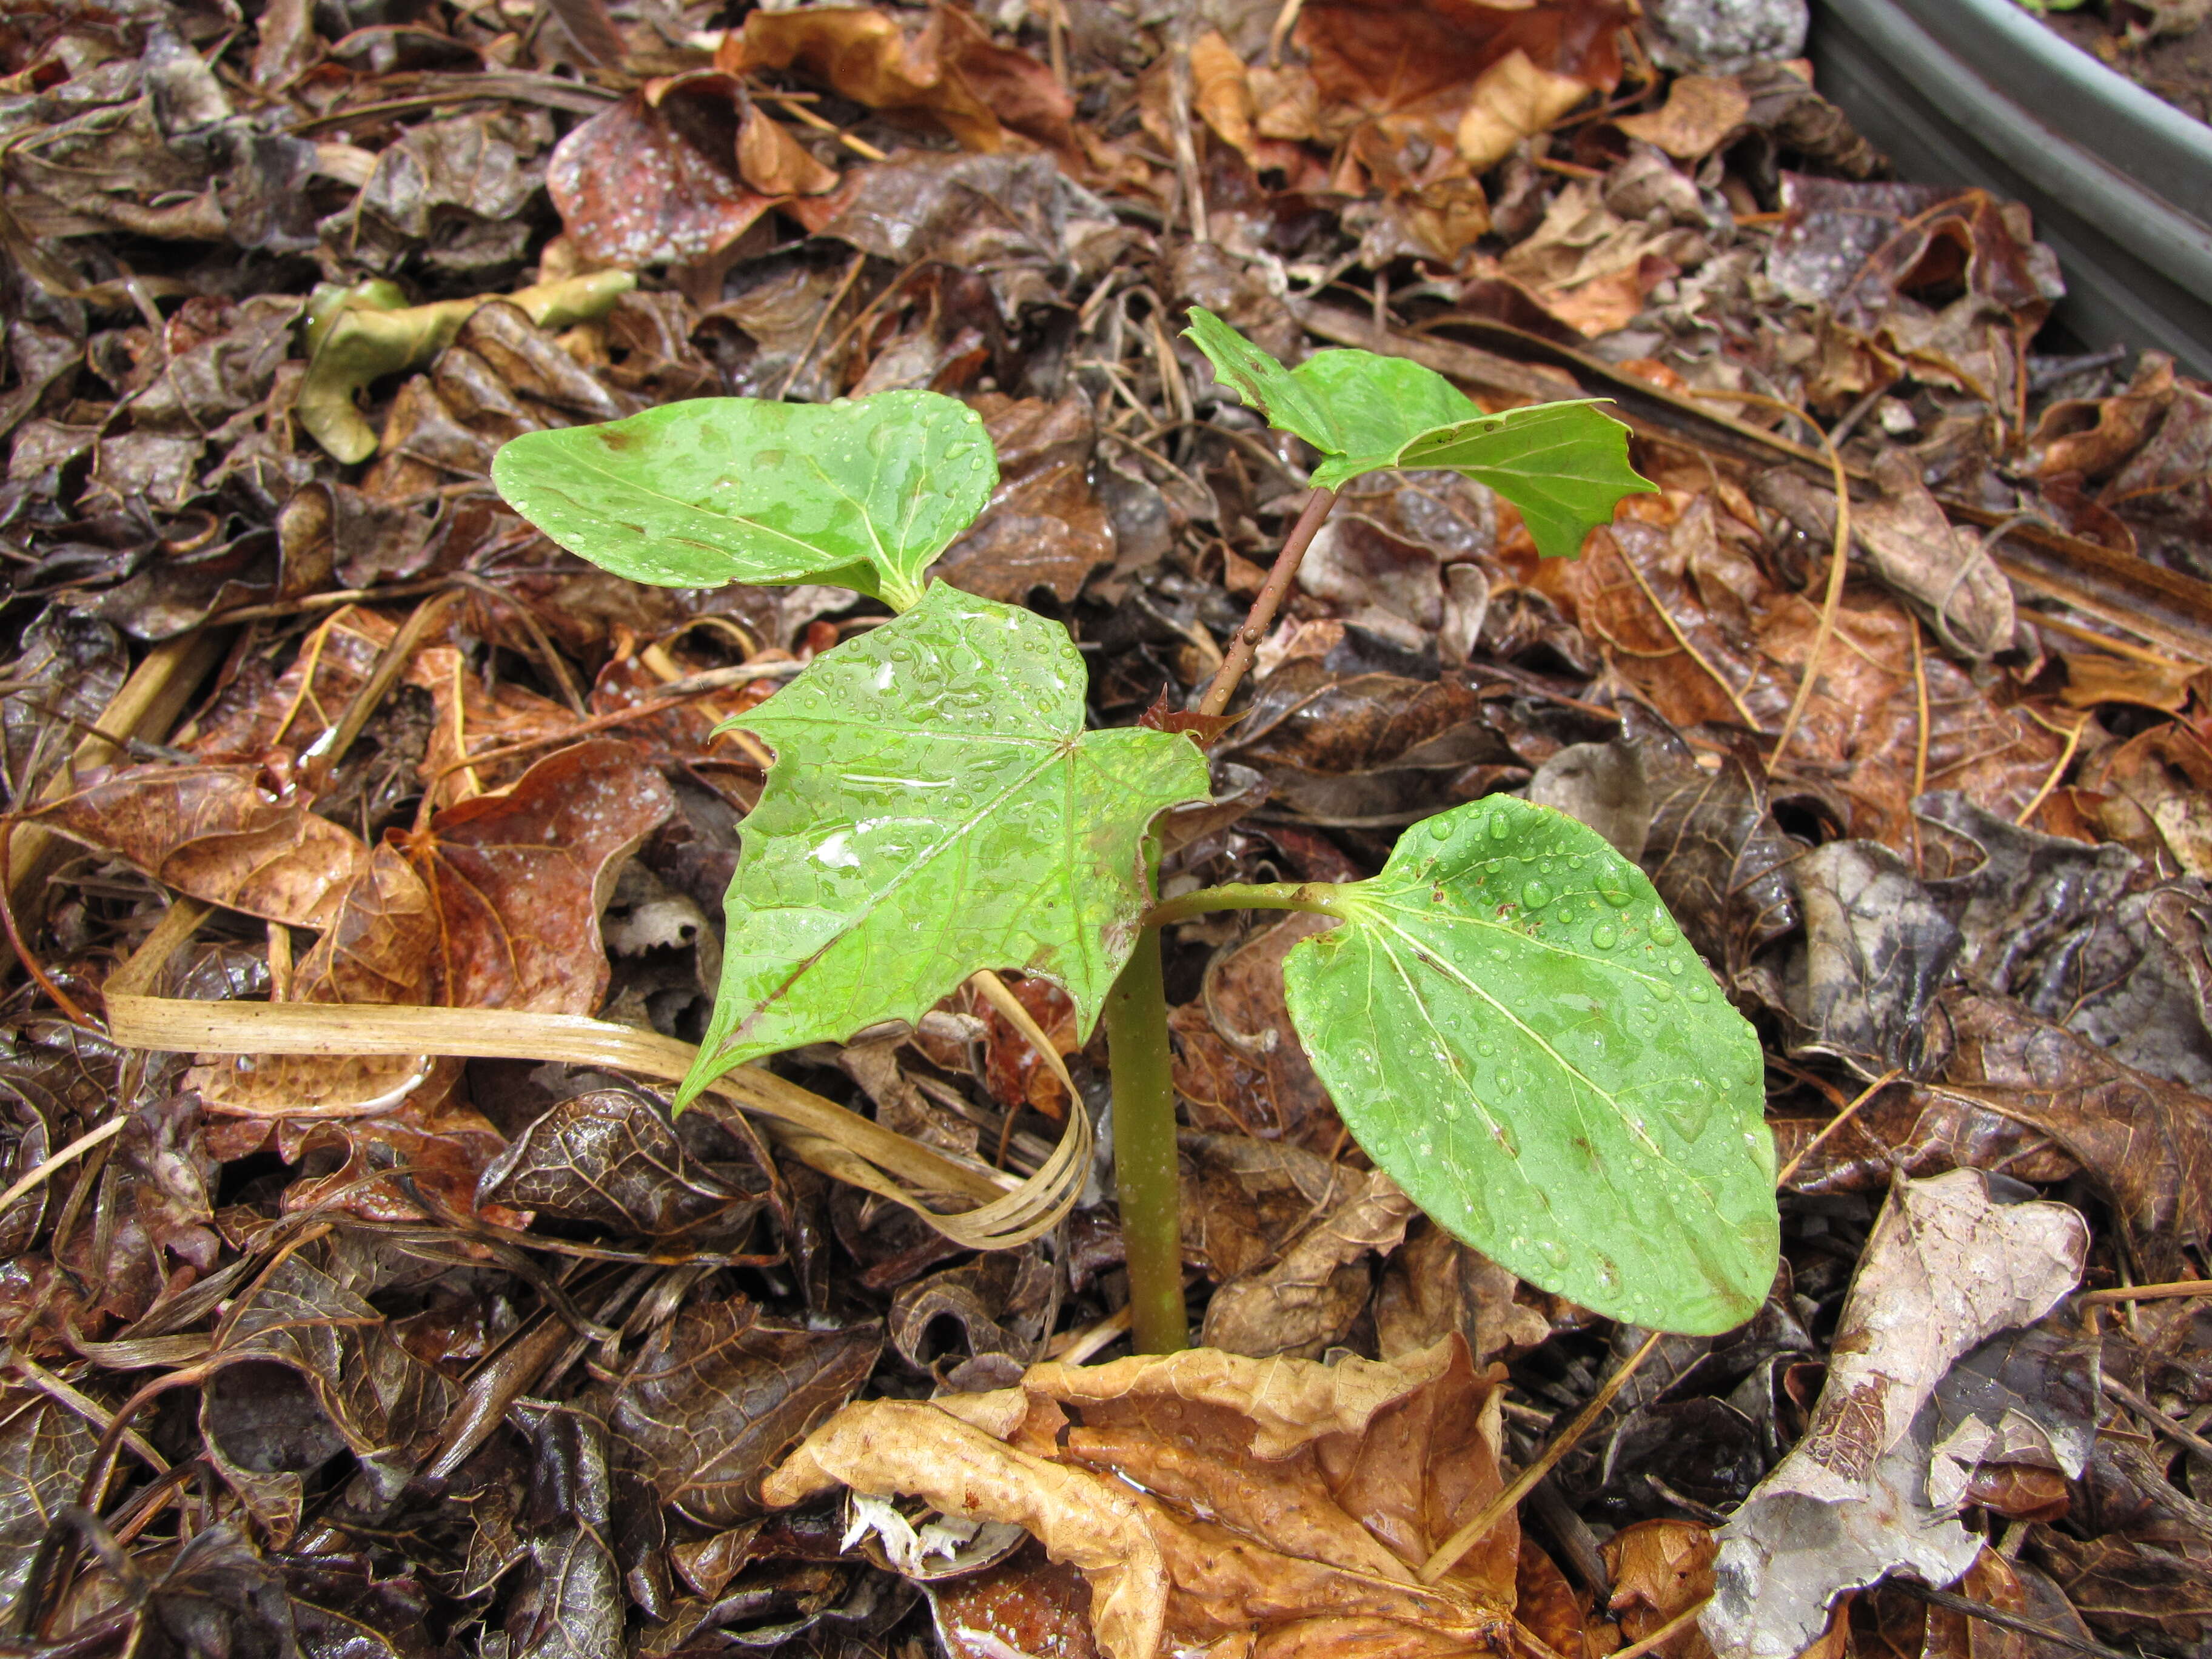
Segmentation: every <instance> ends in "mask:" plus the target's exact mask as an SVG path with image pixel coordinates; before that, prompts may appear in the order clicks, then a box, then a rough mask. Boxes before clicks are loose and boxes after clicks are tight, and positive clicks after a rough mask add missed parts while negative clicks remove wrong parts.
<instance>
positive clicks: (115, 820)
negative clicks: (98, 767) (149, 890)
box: [31, 764, 369, 928]
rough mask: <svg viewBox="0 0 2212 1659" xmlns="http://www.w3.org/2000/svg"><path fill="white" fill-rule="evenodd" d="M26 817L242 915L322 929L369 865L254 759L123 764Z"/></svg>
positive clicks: (362, 851) (357, 844)
mask: <svg viewBox="0 0 2212 1659" xmlns="http://www.w3.org/2000/svg"><path fill="white" fill-rule="evenodd" d="M31 822H33V823H42V824H44V825H46V827H47V828H48V829H53V830H56V831H58V833H59V834H62V835H64V836H68V837H69V838H70V840H72V841H76V842H82V843H83V844H84V845H86V846H88V847H90V848H94V849H95V850H97V851H99V852H102V853H105V854H108V855H109V856H111V857H114V858H119V859H122V860H125V861H126V862H127V863H130V864H133V865H136V866H137V867H138V868H139V869H141V870H143V871H144V872H146V873H147V874H148V875H149V876H152V877H153V878H155V880H156V881H159V882H161V883H163V884H166V885H167V886H170V887H173V888H175V889H176V890H178V891H179V892H182V893H186V894H189V895H190V896H192V897H193V898H197V899H204V900H206V901H207V902H209V903H210V904H221V905H225V906H228V908H231V909H234V910H243V911H245V912H246V914H247V915H253V916H261V917H264V918H265V919H266V920H268V921H281V922H287V923H289V924H290V925H291V926H293V927H315V928H322V927H329V926H330V925H331V921H332V920H333V919H334V918H335V917H336V915H337V911H338V908H339V907H340V905H341V904H343V902H344V896H345V892H346V890H347V888H348V887H349V885H350V884H352V883H354V882H356V881H357V880H359V879H360V878H362V877H363V876H364V875H366V874H367V873H368V863H369V855H368V848H366V847H364V846H362V843H361V841H360V839H359V837H357V836H354V835H353V834H351V833H350V832H349V831H348V830H345V829H340V828H339V827H338V826H337V824H335V823H331V822H330V821H329V820H328V819H327V818H320V817H316V816H315V814H314V813H313V811H310V810H309V806H308V803H307V801H305V800H303V799H301V798H300V797H299V796H297V795H296V794H295V795H291V796H283V795H279V794H277V793H276V792H275V791H273V790H272V789H270V788H269V787H267V785H266V782H265V781H264V777H263V775H262V774H261V770H260V769H259V768H258V767H255V766H179V765H173V764H161V765H153V766H140V767H129V768H125V769H122V770H120V771H118V772H116V773H114V774H112V775H110V776H109V777H107V778H106V780H104V781H100V782H98V783H94V784H92V785H91V786H89V787H86V788H83V789H80V790H78V791H76V793H73V794H70V795H65V796H64V797H63V798H62V799H59V800H58V801H56V802H54V803H53V804H52V805H49V806H46V807H42V808H40V810H39V811H37V813H36V814H34V815H33V817H32V818H31Z"/></svg>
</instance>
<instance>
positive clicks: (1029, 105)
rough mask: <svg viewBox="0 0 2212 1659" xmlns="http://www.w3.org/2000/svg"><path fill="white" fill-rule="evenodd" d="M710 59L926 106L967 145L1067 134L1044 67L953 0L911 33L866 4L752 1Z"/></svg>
mask: <svg viewBox="0 0 2212 1659" xmlns="http://www.w3.org/2000/svg"><path fill="white" fill-rule="evenodd" d="M716 63H717V64H718V66H719V67H720V68H722V69H725V70H730V71H732V73H734V74H738V75H744V74H747V73H749V72H750V71H752V70H762V69H797V70H799V71H800V72H801V73H803V74H805V75H807V76H811V77H812V78H813V79H815V80H817V81H820V82H823V83H824V84H826V85H827V86H829V88H831V89H832V90H834V91H836V93H837V94H839V95H841V96H842V97H846V98H849V99H851V100H853V101H854V103H856V104H864V105H866V106H867V107H868V108H870V109H876V110H896V111H910V112H915V113H917V114H925V115H929V116H933V117H934V118H936V120H937V121H938V122H939V124H940V125H942V126H943V127H944V128H945V131H947V132H949V133H951V135H952V136H953V137H955V138H957V139H958V140H959V141H960V143H961V144H962V146H963V148H965V149H972V150H996V149H1000V148H1001V147H1003V145H1004V144H1005V143H1006V136H1005V133H1006V129H1007V128H1012V130H1013V131H1017V132H1020V133H1023V134H1025V135H1026V136H1028V137H1032V138H1035V139H1036V140H1038V141H1039V142H1040V143H1047V144H1052V145H1054V146H1055V147H1061V146H1065V145H1066V144H1068V143H1070V142H1071V138H1070V135H1069V131H1068V122H1069V121H1070V119H1071V118H1073V115H1074V113H1075V106H1074V103H1073V100H1071V99H1070V98H1069V96H1068V94H1067V92H1066V88H1063V87H1061V86H1060V83H1059V82H1056V81H1054V79H1053V77H1052V71H1051V70H1048V69H1047V68H1046V67H1045V66H1044V65H1043V64H1040V63H1038V62H1037V61H1036V59H1035V58H1031V57H1030V56H1029V54H1028V53H1026V52H1014V51H1012V50H1009V49H1008V48H1006V47H1005V46H997V45H994V43H993V41H992V40H991V37H990V35H989V33H988V32H987V30H986V29H985V28H984V27H983V26H982V25H981V23H979V22H977V21H975V18H974V17H973V16H972V15H969V13H967V12H964V11H962V10H959V9H957V8H952V7H944V8H940V9H938V10H936V11H933V12H932V13H931V14H930V19H929V21H928V22H927V24H925V25H924V26H923V27H922V28H921V30H920V31H919V32H918V33H915V34H913V35H908V34H906V33H903V32H902V30H901V29H900V27H899V25H898V22H897V21H896V19H895V18H893V17H892V16H891V15H890V14H889V13H888V12H882V11H878V10H877V9H874V8H873V7H862V6H851V7H846V6H817V7H812V8H809V9H801V10H795V11H756V12H753V13H752V14H750V15H748V16H747V17H746V19H745V21H744V27H743V28H742V29H739V30H732V32H731V33H730V35H729V37H728V39H727V40H726V41H725V42H724V43H723V46H722V48H721V50H720V52H719V53H718V54H717V55H716Z"/></svg>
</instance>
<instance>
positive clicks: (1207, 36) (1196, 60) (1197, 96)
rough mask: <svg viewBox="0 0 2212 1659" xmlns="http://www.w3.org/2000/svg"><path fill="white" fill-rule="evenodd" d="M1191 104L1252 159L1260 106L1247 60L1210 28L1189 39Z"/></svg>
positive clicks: (1222, 137)
mask: <svg viewBox="0 0 2212 1659" xmlns="http://www.w3.org/2000/svg"><path fill="white" fill-rule="evenodd" d="M1190 85H1191V105H1192V107H1194V109H1196V110H1197V112H1198V113H1199V116H1200V118H1201V119H1203V120H1204V121H1205V123H1206V125H1208V126H1209V127H1212V129H1213V131H1214V133H1215V135H1216V136H1217V137H1219V138H1220V140H1221V142H1222V143H1225V144H1226V145H1228V146H1229V147H1230V149H1233V150H1235V151H1236V152H1237V154H1238V155H1242V156H1243V158H1244V159H1245V160H1246V161H1251V160H1252V159H1253V151H1252V137H1253V132H1252V129H1253V123H1254V122H1255V119H1256V118H1258V115H1259V109H1258V106H1256V104H1255V101H1254V100H1253V97H1252V87H1251V83H1250V82H1249V81H1248V80H1247V79H1246V78H1245V72H1244V60H1243V58H1239V57H1238V56H1237V49H1236V48H1235V47H1234V46H1231V45H1230V44H1229V42H1228V41H1226V40H1223V39H1222V37H1221V31H1220V30H1218V29H1208V30H1206V33H1203V34H1201V35H1200V36H1199V37H1198V39H1196V40H1194V41H1192V42H1191V43H1190Z"/></svg>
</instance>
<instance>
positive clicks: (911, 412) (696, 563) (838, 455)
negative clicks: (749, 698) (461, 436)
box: [491, 392, 999, 610]
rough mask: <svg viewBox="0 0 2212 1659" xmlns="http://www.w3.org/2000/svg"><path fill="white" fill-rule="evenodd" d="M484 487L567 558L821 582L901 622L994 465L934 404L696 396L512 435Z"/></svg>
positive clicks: (649, 571) (967, 416)
mask: <svg viewBox="0 0 2212 1659" xmlns="http://www.w3.org/2000/svg"><path fill="white" fill-rule="evenodd" d="M491 476H492V482H493V483H495V484H497V485H498V486H499V491H500V494H501V495H504V496H506V497H507V500H508V501H510V502H512V503H513V505H514V506H515V507H516V508H518V509H519V510H520V512H521V513H522V514H523V515H524V516H525V517H526V518H527V519H528V520H530V521H531V523H532V524H534V525H536V526H538V528H539V529H540V530H542V531H544V532H545V533H546V534H547V535H549V536H550V537H551V538H553V539H554V540H555V541H556V542H558V543H560V544H561V545H562V546H563V547H565V548H567V549H568V550H569V551H571V552H573V553H579V554H581V555H582V556H584V557H585V558H587V559H589V560H590V561H591V562H592V563H594V564H597V565H600V566H603V567H604V568H606V569H609V570H611V571H613V572H614V573H615V574H617V575H619V576H627V577H629V579H630V580H633V581H641V582H652V583H655V584H657V585H659V586H663V587H714V586H720V585H721V584H722V583H724V582H761V583H777V582H786V583H788V582H833V583H836V585H838V586H842V587H851V588H856V589H858V590H859V591H860V592H863V593H866V594H870V595H872V597H874V598H876V599H882V600H883V601H884V602H885V603H886V604H888V605H891V606H892V607H893V608H894V609H896V610H904V609H906V608H907V607H908V605H912V604H914V603H915V600H917V599H920V598H921V574H922V572H923V570H924V569H926V568H927V567H928V565H929V562H930V561H931V560H933V559H934V558H935V557H936V556H938V555H939V553H941V552H943V551H944V550H945V546H946V545H947V544H949V543H950V542H951V540H952V538H954V537H955V536H957V535H958V534H959V533H960V532H962V531H963V530H965V529H966V528H967V527H968V526H969V524H970V523H972V522H973V521H974V520H975V515H976V514H977V513H981V511H982V510H983V507H984V504H985V503H986V502H987V501H989V500H990V498H991V491H992V490H993V489H995V488H997V486H998V482H999V465H998V461H997V459H996V458H995V457H994V454H993V453H992V449H991V441H990V437H989V435H987V433H986V432H985V431H984V429H983V422H982V420H981V417H979V416H977V415H976V413H975V410H971V409H969V407H968V406H967V405H966V404H963V403H961V402H959V401H958V400H957V398H945V397H940V396H939V395H938V394H937V393H936V392H878V394H876V395H875V396H874V397H872V398H840V399H839V400H838V401H836V403H829V404H779V403H769V402H767V401H765V400H764V399H762V398H694V399H693V400H691V401H690V402H689V403H681V404H663V405H662V406H661V407H660V408H659V409H649V410H646V412H645V413H644V414H642V415H633V416H630V417H629V419H628V420H623V421H611V422H607V423H606V424H605V425H603V426H572V427H564V428H560V429H559V430H556V431H551V432H531V433H526V434H524V435H522V436H521V437H520V438H517V439H514V440H513V441H512V442H510V443H508V444H507V446H506V447H504V448H502V449H501V451H500V452H499V455H498V457H497V459H495V460H494V461H493V462H492V469H491Z"/></svg>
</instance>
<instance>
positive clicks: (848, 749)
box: [678, 582, 1208, 1105]
mask: <svg viewBox="0 0 2212 1659" xmlns="http://www.w3.org/2000/svg"><path fill="white" fill-rule="evenodd" d="M1085 678H1086V676H1085V669H1084V665H1083V661H1082V659H1081V657H1080V656H1079V653H1077V651H1076V649H1075V646H1074V643H1073V641H1071V640H1070V639H1069V638H1068V637H1067V634H1066V630H1065V629H1062V628H1060V627H1059V626H1058V625H1057V624H1055V623H1049V622H1047V621H1046V620H1044V619H1043V618H1042V617H1037V616H1036V615H1033V614H1032V613H1030V611H1023V610H1020V609H1018V608H1016V607H1014V606H1012V605H1000V604H997V603H994V601H992V600H989V599H977V598H975V597H974V596H972V595H970V594H967V593H963V592H960V591H959V590H957V589H956V588H953V587H951V586H947V585H946V584H945V583H943V582H939V583H937V584H935V585H933V586H932V587H931V588H930V589H929V591H928V592H927V593H926V594H925V595H924V596H923V597H922V599H921V602H920V603H919V604H918V605H915V607H914V608H913V609H912V610H910V611H908V612H907V613H906V614H905V615H904V616H902V617H896V618H894V619H893V620H892V621H890V622H888V623H884V624H883V625H882V626H881V627H879V628H875V629H871V630H869V631H868V632H867V633H866V634H862V635H860V636H858V637H857V638H855V639H852V640H848V641H846V642H845V643H844V644H842V645H841V646H839V647H836V649H835V650H833V651H830V652H828V653H824V654H823V656H821V657H820V658H817V659H816V660H815V661H814V662H813V663H812V664H811V665H809V666H808V668H807V670H806V671H805V673H803V674H801V675H799V677H798V678H796V679H795V680H793V682H792V683H791V684H790V685H788V686H787V687H786V688H785V689H784V690H781V691H779V692H777V693H776V694H775V696H773V697H770V698H769V700H768V701H767V702H764V703H763V704H761V706H760V707H759V708H756V709H753V710H752V711H751V712H750V713H749V714H745V715H744V716H742V717H741V718H740V719H739V720H735V721H732V725H739V726H744V728H745V729H747V730H748V731H750V732H755V733H757V735H758V736H759V737H761V738H763V740H765V741H766V742H767V743H769V744H771V745H773V746H774V748H775V751H776V760H775V765H774V766H772V767H771V768H770V769H769V775H768V783H767V786H766V787H765V788H763V791H762V792H761V798H760V804H759V805H757V806H756V807H755V808H754V809H753V811H752V812H751V814H750V816H749V817H746V819H745V821H744V825H743V828H742V832H741V833H742V835H743V837H744V851H743V854H742V856H741V857H740V859H739V861H738V871H737V875H736V877H735V878H734V879H732V882H731V884H730V891H729V898H728V906H729V934H728V938H727V940H726V943H725V945H724V947H723V957H722V984H721V990H720V995H719V996H718V997H717V999H716V1000H715V1004H714V1017H713V1019H712V1020H711V1022H710V1024H709V1026H708V1032H707V1036H706V1041H705V1042H703V1043H702V1045H701V1049H700V1058H699V1061H698V1064H697V1066H696V1067H695V1068H694V1069H693V1071H692V1073H691V1075H690V1077H689V1078H687V1079H684V1087H683V1090H682V1091H681V1092H680V1093H679V1095H678V1104H679V1105H680V1104H683V1103H687V1102H689V1101H690V1099H691V1098H692V1097H693V1096H694V1095H696V1093H697V1092H698V1091H699V1090H700V1089H701V1088H702V1087H703V1086H704V1085H706V1084H707V1083H708V1082H709V1081H710V1080H711V1079H714V1078H715V1077H717V1076H720V1074H721V1073H724V1072H726V1071H728V1070H729V1069H730V1068H731V1067H732V1066H739V1065H742V1064H744V1062H745V1061H746V1060H751V1059H754V1058H757V1056H760V1055H763V1054H774V1053H776V1052H777V1051H779V1050H781V1049H785V1048H796V1047H798V1046H799V1044H802V1043H806V1042H823V1041H829V1042H842V1041H843V1040H844V1039H845V1038H847V1037H849V1036H851V1035H852V1034H853V1033H854V1031H856V1030H860V1029H861V1028H862V1027H863V1026H866V1025H872V1024H876V1023H877V1022H878V1021H880V1020H885V1019H904V1020H917V1019H919V1018H921V1016H922V1014H923V1013H925V1012H927V1010H928V1009H929V1008H930V1007H931V1006H933V1005H934V1004H935V1003H936V1002H937V1001H938V1000H939V998H941V997H943V996H945V995H946V994H948V993H950V992H951V991H952V990H954V989H955V988H956V987H958V986H959V984H960V983H961V981H963V980H965V979H966V978H967V977H968V976H969V975H970V974H973V973H974V972H975V970H976V969H980V968H994V969H1019V970H1020V971H1022V972H1024V973H1028V974H1038V975H1044V976H1045V977H1047V978H1049V979H1051V980H1054V981H1056V982H1057V983H1058V984H1060V986H1061V987H1063V988H1064V989H1065V990H1066V992H1067V994H1068V995H1069V996H1070V997H1071V998H1073V1000H1074V1003H1075V1006H1076V1012H1077V1018H1078V1021H1079V1026H1080V1029H1081V1030H1083V1031H1084V1033H1085V1034H1086V1035H1087V1034H1088V1033H1089V1031H1090V1030H1091V1027H1092V1026H1093V1025H1094V1024H1096V1023H1097V1018H1098V1015H1099V1013H1100V1012H1101V1011H1102V1009H1103V1006H1104V1004H1105V997H1106V994H1107V992H1108V990H1109V988H1110V987H1112V985H1113V982H1114V979H1115V975H1117V974H1118V973H1120V972H1121V964H1122V963H1124V962H1126V961H1127V959H1128V956H1129V952H1130V950H1131V949H1132V948H1133V945H1134V944H1135V940H1136V934H1137V927H1138V918H1139V916H1140V915H1142V914H1143V912H1144V910H1145V908H1146V904H1147V902H1149V898H1150V895H1151V890H1152V867H1153V865H1154V864H1155V862H1156V861H1157V856H1158V855H1157V848H1156V846H1155V843H1154V840H1153V836H1152V821H1153V819H1154V818H1156V817H1158V815H1159V814H1160V813H1161V812H1163V811H1165V810H1166V809H1168V808H1169V807H1171V806H1175V805H1181V804H1182V803H1184V802H1188V801H1197V800H1202V799H1206V794H1207V793H1208V783H1207V775H1206V757H1204V756H1203V755H1202V754H1200V751H1199V750H1198V747H1197V745H1196V744H1193V743H1192V742H1190V740H1189V739H1188V738H1184V737H1182V736H1179V735H1177V734H1176V733H1173V732H1153V731H1146V730H1141V729H1137V728H1125V729H1121V730H1117V731H1110V732H1085V730H1084V729H1083V721H1084V711H1083V696H1084V688H1085Z"/></svg>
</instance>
